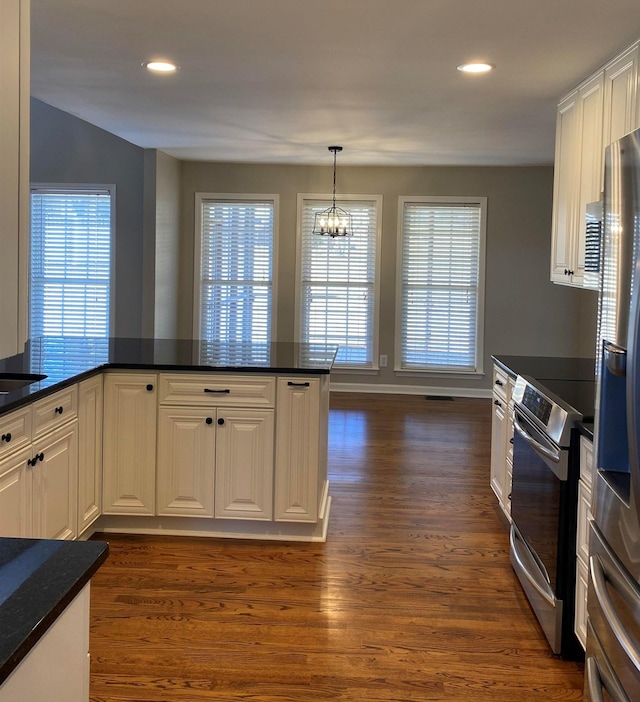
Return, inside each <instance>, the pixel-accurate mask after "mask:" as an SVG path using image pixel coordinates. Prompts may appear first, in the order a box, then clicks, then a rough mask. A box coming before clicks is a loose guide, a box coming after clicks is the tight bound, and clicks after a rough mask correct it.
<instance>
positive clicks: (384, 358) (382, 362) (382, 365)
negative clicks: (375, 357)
mask: <svg viewBox="0 0 640 702" xmlns="http://www.w3.org/2000/svg"><path fill="white" fill-rule="evenodd" d="M386 367H387V354H386V353H382V354H380V368H386Z"/></svg>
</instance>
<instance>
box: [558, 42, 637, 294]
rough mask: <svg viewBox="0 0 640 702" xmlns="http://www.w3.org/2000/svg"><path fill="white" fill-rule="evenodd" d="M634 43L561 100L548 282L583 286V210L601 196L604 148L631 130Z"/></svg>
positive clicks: (633, 122) (634, 99)
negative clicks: (549, 278)
mask: <svg viewBox="0 0 640 702" xmlns="http://www.w3.org/2000/svg"><path fill="white" fill-rule="evenodd" d="M638 52H639V48H638V44H637V43H636V44H634V45H633V46H632V47H631V48H629V49H627V50H626V51H624V52H623V53H622V54H620V55H619V56H618V57H616V58H615V59H614V60H612V61H611V62H609V63H608V64H607V65H606V66H605V67H604V68H603V69H602V70H600V71H598V72H597V73H596V74H594V75H593V76H591V77H589V78H587V79H586V80H585V81H584V82H583V83H581V84H580V86H579V87H578V88H577V89H576V90H573V91H572V92H571V93H570V94H569V95H567V96H566V97H565V98H563V100H561V101H560V103H559V105H558V110H557V117H556V152H555V174H554V193H553V222H552V243H551V280H552V281H553V282H555V283H562V284H564V285H573V286H575V287H582V286H583V283H584V255H585V234H586V220H585V211H586V205H587V203H589V202H594V201H596V200H600V199H601V197H602V185H603V176H604V173H603V165H604V149H605V147H606V146H608V145H609V144H610V143H611V142H612V141H615V140H616V139H619V138H620V137H621V136H623V135H624V134H626V133H628V132H630V131H632V130H633V129H635V128H636V127H637V126H638V124H637V122H638V116H639V115H640V113H639V111H638V108H637V99H638Z"/></svg>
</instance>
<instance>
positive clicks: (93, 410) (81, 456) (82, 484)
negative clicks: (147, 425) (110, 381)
mask: <svg viewBox="0 0 640 702" xmlns="http://www.w3.org/2000/svg"><path fill="white" fill-rule="evenodd" d="M102 405H103V392H102V374H99V375H95V376H94V377H93V378H88V379H87V380H83V381H82V382H80V383H79V384H78V535H80V534H82V533H83V532H84V531H85V530H86V529H88V528H89V527H90V526H91V525H92V524H93V522H95V520H96V519H97V518H98V517H99V516H100V513H101V507H102Z"/></svg>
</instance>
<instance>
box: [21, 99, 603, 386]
mask: <svg viewBox="0 0 640 702" xmlns="http://www.w3.org/2000/svg"><path fill="white" fill-rule="evenodd" d="M31 133H32V140H31V180H32V182H49V183H105V184H110V183H115V185H116V243H115V286H114V287H115V300H114V306H115V328H114V330H113V333H114V334H115V335H118V336H134V337H135V336H151V335H153V334H155V335H157V336H163V337H171V336H173V335H174V334H176V335H178V336H180V337H190V336H191V334H192V324H193V315H192V310H193V250H194V247H193V243H194V207H195V193H196V192H219V193H254V194H257V193H277V194H279V195H280V226H279V243H278V298H277V324H278V327H277V328H278V338H279V339H280V340H292V339H293V338H294V315H295V285H294V283H295V263H296V198H297V194H298V193H320V194H327V193H329V192H330V190H331V183H332V169H331V166H330V165H328V166H327V167H318V166H307V167H305V166H268V165H251V164H224V163H206V162H179V161H176V160H175V159H172V158H170V157H168V156H167V155H166V154H163V153H160V152H156V151H155V150H146V151H145V150H143V149H140V148H139V147H137V146H134V145H132V144H130V143H129V142H126V141H124V140H123V139H120V138H118V137H116V136H114V135H113V134H110V133H108V132H106V131H104V130H102V129H99V128H98V127H95V126H93V125H90V124H88V123H87V122H84V121H82V120H80V119H78V118H76V117H74V116H72V115H69V114H67V113H65V112H62V111H60V110H58V109H56V108H53V107H50V106H48V105H46V104H44V103H42V102H40V101H38V100H32V129H31ZM552 185H553V169H552V168H551V167H550V166H549V167H532V168H506V167H504V168H480V167H472V168H459V167H456V168H443V167H437V168H436V167H434V168H426V167H425V168H420V167H372V168H365V167H346V166H345V167H341V166H340V165H339V164H338V194H339V193H341V192H342V193H345V194H347V193H348V194H368V195H377V194H381V195H382V196H383V215H382V218H383V221H382V267H381V306H380V329H381V332H380V353H383V354H387V355H388V357H389V367H388V368H386V369H381V370H380V372H379V373H378V374H371V373H368V374H356V373H351V374H342V373H339V374H338V373H337V374H336V376H335V378H334V382H335V384H338V383H344V384H345V385H346V386H353V387H356V386H360V385H363V384H366V385H376V386H378V389H384V390H398V389H402V388H403V387H404V388H405V389H408V388H411V389H413V390H414V391H423V390H425V389H428V388H433V389H436V390H437V388H451V389H455V388H465V389H467V390H469V391H471V392H475V391H483V390H485V389H488V388H489V387H490V385H491V382H490V377H489V376H490V369H491V363H490V358H489V357H490V355H491V354H492V353H497V354H501V353H502V354H532V355H559V356H574V355H578V356H591V355H593V349H594V345H595V317H596V295H595V293H593V292H592V291H584V290H575V289H572V288H568V287H564V286H558V285H554V284H552V283H551V282H550V281H549V258H550V239H551V200H552ZM400 195H409V196H410V195H443V196H455V195H459V196H485V197H487V198H488V210H487V264H486V296H485V327H484V329H485V332H484V338H485V363H484V366H485V377H484V378H481V379H476V380H474V379H469V378H464V379H455V378H448V377H445V378H437V377H436V378H434V377H426V376H411V377H408V376H396V374H395V373H394V372H393V354H394V327H395V319H394V318H395V294H396V280H395V266H396V245H397V202H398V196H400Z"/></svg>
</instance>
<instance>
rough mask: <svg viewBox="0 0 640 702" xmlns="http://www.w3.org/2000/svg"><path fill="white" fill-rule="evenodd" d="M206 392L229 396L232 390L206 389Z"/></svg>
mask: <svg viewBox="0 0 640 702" xmlns="http://www.w3.org/2000/svg"><path fill="white" fill-rule="evenodd" d="M204 391H205V392H213V393H218V394H219V395H229V394H230V393H231V390H229V388H225V389H224V390H215V389H214V390H212V389H211V388H205V389H204Z"/></svg>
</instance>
